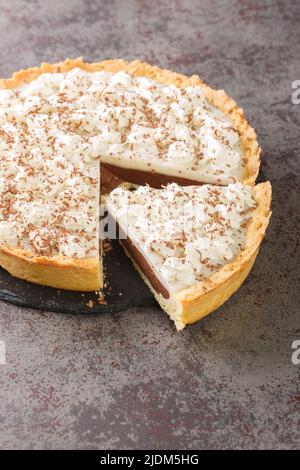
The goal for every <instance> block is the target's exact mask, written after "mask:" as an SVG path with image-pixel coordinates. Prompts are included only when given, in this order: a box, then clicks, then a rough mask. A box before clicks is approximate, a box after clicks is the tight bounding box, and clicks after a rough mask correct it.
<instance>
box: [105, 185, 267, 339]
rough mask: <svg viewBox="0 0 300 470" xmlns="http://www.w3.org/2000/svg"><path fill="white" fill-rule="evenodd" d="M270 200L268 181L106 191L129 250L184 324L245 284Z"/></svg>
mask: <svg viewBox="0 0 300 470" xmlns="http://www.w3.org/2000/svg"><path fill="white" fill-rule="evenodd" d="M270 202H271V186H270V183H269V182H266V183H261V184H259V185H257V186H255V187H250V186H245V185H243V184H241V183H235V184H230V185H228V186H227V187H222V186H213V185H203V186H186V187H182V186H179V185H177V184H176V183H173V184H169V185H168V186H166V187H165V188H164V189H153V188H151V187H150V186H144V187H142V186H140V187H139V188H138V189H132V188H126V187H119V188H116V189H114V190H113V191H112V193H111V194H110V195H109V196H107V198H106V206H107V209H108V211H109V214H110V217H111V218H112V221H114V222H115V223H116V224H117V225H118V227H119V236H120V242H121V244H122V245H123V247H124V249H125V252H126V254H127V255H128V256H129V257H130V258H131V260H132V261H133V264H134V266H135V267H136V269H137V270H138V271H139V272H140V274H141V276H142V278H143V279H144V281H145V282H146V284H147V285H148V286H149V287H150V289H151V290H152V292H153V293H154V295H155V297H156V299H157V300H158V302H159V304H160V306H161V307H162V309H163V310H165V311H166V312H167V313H168V315H169V316H170V317H171V318H172V319H173V320H174V322H175V324H176V327H177V329H178V330H180V329H182V328H183V327H184V326H185V325H186V324H189V323H193V322H195V321H197V320H199V319H200V318H202V317H204V316H205V315H207V314H209V313H210V312H212V311H213V310H215V309H216V308H218V307H219V306H220V305H222V304H223V303H224V302H225V301H226V300H227V299H228V298H229V297H230V296H231V295H232V294H233V293H234V292H235V291H236V290H237V289H238V288H239V287H240V285H241V284H242V282H243V281H244V280H245V278H246V277H247V275H248V274H249V271H250V270H251V268H252V266H253V263H254V261H255V258H256V255H257V253H258V250H259V246H260V243H261V241H262V239H263V237H264V234H265V230H266V228H267V225H268V221H269V217H270ZM111 223H112V222H111Z"/></svg>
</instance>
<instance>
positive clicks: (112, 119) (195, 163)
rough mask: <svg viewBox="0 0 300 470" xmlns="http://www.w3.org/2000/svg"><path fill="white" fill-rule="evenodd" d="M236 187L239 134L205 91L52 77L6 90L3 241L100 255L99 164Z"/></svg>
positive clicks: (0, 164)
mask: <svg viewBox="0 0 300 470" xmlns="http://www.w3.org/2000/svg"><path fill="white" fill-rule="evenodd" d="M98 159H100V160H101V161H103V162H107V163H110V164H115V165H118V166H123V167H127V168H133V169H137V170H138V169H140V170H143V171H145V170H146V171H156V172H159V173H163V174H169V175H174V176H182V177H185V178H190V179H192V180H199V181H206V182H215V183H216V182H218V183H222V184H227V183H229V182H232V181H238V180H239V178H240V176H241V173H242V166H243V162H242V151H241V147H240V140H239V136H238V133H237V132H236V130H235V129H234V128H233V124H232V122H231V121H230V119H229V118H228V117H227V116H226V115H225V114H224V113H222V112H221V111H220V110H218V109H217V108H215V107H213V106H211V105H210V104H209V103H208V102H207V101H206V99H205V97H204V94H203V90H202V89H201V87H198V86H191V87H188V88H186V89H179V88H177V87H175V86H166V85H162V84H159V83H157V82H155V81H153V80H149V79H147V78H144V77H133V76H130V75H128V74H126V73H123V72H119V73H115V74H113V73H107V72H103V71H102V72H85V71H83V70H80V69H73V70H71V71H69V72H67V73H44V74H42V75H40V76H39V77H38V78H37V79H36V80H34V81H32V82H30V83H28V84H24V85H22V86H20V87H19V88H17V89H13V90H9V89H7V90H0V175H1V183H0V197H1V202H0V240H1V242H3V243H6V244H8V245H10V246H13V247H19V248H22V249H26V250H31V251H33V252H34V254H40V255H47V256H51V255H57V254H61V255H66V256H73V257H78V258H82V257H86V256H94V255H95V253H97V250H98V240H97V224H98V220H97V219H98V216H97V214H98V199H99V162H98V161H97V160H98Z"/></svg>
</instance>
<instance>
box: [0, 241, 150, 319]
mask: <svg viewBox="0 0 300 470" xmlns="http://www.w3.org/2000/svg"><path fill="white" fill-rule="evenodd" d="M104 269H105V280H106V284H107V288H106V289H104V294H105V296H104V300H105V302H106V303H105V304H104V303H99V295H96V294H95V293H94V292H72V291H64V290H58V289H53V288H51V287H43V286H39V285H36V284H32V283H31V282H27V281H22V280H20V279H16V278H14V277H13V276H11V275H10V274H9V273H8V272H7V271H5V270H4V269H2V268H0V299H1V300H5V301H7V302H11V303H13V304H16V305H21V306H24V307H32V308H37V309H41V310H50V311H53V312H62V313H106V312H110V313H112V312H119V311H121V310H126V309H127V308H129V307H135V306H137V307H150V306H154V305H156V301H155V299H154V297H153V295H152V294H151V292H150V291H149V289H148V288H147V286H146V285H145V284H144V282H143V281H142V279H141V278H140V275H139V274H138V273H137V272H136V270H135V269H134V267H133V266H132V264H131V261H130V260H129V259H128V258H127V256H126V255H125V254H124V252H123V250H122V248H121V246H120V245H119V243H118V242H117V241H116V240H114V241H112V242H111V250H110V251H107V252H106V253H105V255H104ZM91 302H92V303H93V306H91V305H92V303H91ZM87 304H89V305H87Z"/></svg>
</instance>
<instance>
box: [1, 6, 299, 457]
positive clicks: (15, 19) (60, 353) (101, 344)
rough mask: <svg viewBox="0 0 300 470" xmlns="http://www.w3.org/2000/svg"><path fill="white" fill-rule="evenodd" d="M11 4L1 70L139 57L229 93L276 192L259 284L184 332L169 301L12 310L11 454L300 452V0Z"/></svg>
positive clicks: (5, 321) (7, 418)
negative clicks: (253, 134)
mask: <svg viewBox="0 0 300 470" xmlns="http://www.w3.org/2000/svg"><path fill="white" fill-rule="evenodd" d="M0 8H1V10H0V43H1V54H0V75H1V76H9V75H10V74H11V73H12V72H13V71H14V70H18V69H20V68H22V67H28V66H32V65H36V64H39V63H40V62H41V61H50V62H51V61H57V60H61V59H64V58H65V57H67V56H70V57H76V56H80V55H82V56H84V57H85V58H86V59H87V60H91V61H93V60H96V61H98V60H101V59H104V58H112V57H124V58H127V59H133V58H136V57H138V58H141V59H143V60H146V61H149V62H151V63H154V64H158V65H160V66H163V67H168V68H172V69H174V70H177V71H180V72H184V73H186V74H193V73H198V74H200V75H201V77H202V78H203V79H204V80H206V81H207V82H208V83H209V84H210V85H212V86H213V87H216V88H218V87H219V88H221V87H224V88H225V89H226V90H227V91H228V93H230V94H231V95H232V96H233V97H234V98H235V99H236V100H237V101H238V102H239V104H240V105H241V106H242V107H244V109H245V112H246V116H247V118H248V119H249V121H250V123H251V124H252V125H253V126H254V127H255V128H256V129H257V131H258V135H259V140H260V143H261V145H262V147H263V149H264V160H263V172H264V176H265V178H268V179H270V180H271V181H272V184H273V190H274V202H273V218H272V222H271V226H270V229H269V231H268V235H267V238H266V240H265V242H264V244H263V247H262V250H261V253H260V256H259V258H258V260H257V263H256V265H255V268H254V270H253V272H252V274H251V275H250V277H249V279H248V280H247V282H246V283H245V284H244V286H243V287H242V288H241V289H240V290H239V292H238V293H237V294H236V295H235V296H234V297H233V298H232V299H231V300H230V301H229V302H228V303H227V304H226V305H224V306H223V307H222V308H221V309H219V310H218V311H217V312H215V313H214V314H212V315H211V316H209V317H208V318H206V319H205V320H203V321H202V322H201V323H199V324H197V325H195V326H193V327H191V328H188V329H186V330H185V331H183V332H182V333H181V334H177V333H176V332H175V330H174V327H173V325H172V324H171V323H170V321H169V320H168V318H167V316H166V315H164V314H163V313H162V312H161V311H159V309H158V308H157V309H148V310H138V309H133V310H131V311H126V312H123V313H119V314H116V315H102V316H98V317H95V316H94V317H91V316H76V315H60V314H54V313H49V312H42V311H36V310H35V311H34V310H30V309H25V308H18V307H15V306H12V305H8V304H6V303H1V304H0V340H4V341H5V343H6V349H7V364H6V365H0V380H1V382H0V384H1V385H0V447H1V448H3V447H4V448H14V447H18V448H85V449H86V448H107V447H108V448H122V449H127V448H157V449H172V448H176V447H178V448H191V449H192V448H232V447H236V448H296V447H298V446H299V405H300V390H299V388H300V386H299V373H300V365H299V366H296V365H293V364H292V361H291V355H292V349H291V344H292V342H293V340H295V339H297V338H298V339H300V321H299V285H298V287H296V282H297V280H299V206H300V201H299V182H300V181H299V155H300V145H299V129H300V105H298V106H296V105H293V104H292V102H291V92H292V89H291V83H292V81H294V80H296V79H300V68H299V57H300V26H299V24H300V5H299V2H297V1H290V2H285V1H284V0H282V1H279V0H278V1H258V0H257V1H255V0H239V1H228V2H226V1H216V0H214V1H213V0H202V1H197V0H188V1H171V0H168V1H165V0H155V1H151V2H150V1H141V0H140V1H139V0H136V1H134V0H129V1H125V0H123V1H122V0H120V1H113V0H110V1H109V2H106V1H97V0H95V1H92V0H81V1H80V0H76V1H64V2H62V1H58V0H52V1H51V2H44V1H42V0H35V1H33V0H32V1H27V2H25V1H18V0H10V1H9V2H7V1H6V0H0ZM297 224H298V225H297Z"/></svg>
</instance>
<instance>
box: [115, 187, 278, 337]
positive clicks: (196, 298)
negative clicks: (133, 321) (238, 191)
mask: <svg viewBox="0 0 300 470" xmlns="http://www.w3.org/2000/svg"><path fill="white" fill-rule="evenodd" d="M253 196H254V199H255V201H256V203H257V206H256V208H255V209H254V211H253V214H252V218H251V222H250V224H249V227H248V230H247V236H246V247H245V249H244V250H242V251H241V253H240V254H239V255H238V256H236V257H235V258H234V259H233V260H232V261H231V262H229V263H227V264H225V265H224V266H223V267H222V268H221V269H220V270H219V271H217V272H216V273H214V274H212V275H211V276H210V277H209V278H208V279H207V280H205V281H200V282H198V283H197V284H195V285H193V286H192V287H190V288H187V289H184V290H181V291H180V292H177V293H173V294H172V293H170V296H169V298H167V299H166V298H164V297H163V295H162V294H160V293H158V292H157V291H156V290H155V289H154V288H153V286H152V285H151V283H150V281H149V279H148V278H147V276H146V275H145V273H144V272H143V271H142V269H141V268H140V266H139V265H138V264H137V263H136V262H135V261H134V260H133V259H132V256H131V254H130V253H129V251H128V250H127V249H126V247H124V245H123V243H122V241H121V244H122V246H123V248H124V251H125V253H126V254H127V256H128V257H129V258H130V259H131V261H132V263H133V265H134V267H135V268H136V269H137V271H138V272H139V273H140V275H141V277H142V278H143V280H144V282H145V283H146V284H147V286H148V287H149V289H150V290H151V291H152V293H153V294H154V296H155V298H156V299H157V301H158V303H159V304H160V306H161V308H162V309H163V310H164V311H165V312H166V313H167V314H168V315H169V316H170V318H171V319H172V320H173V321H174V322H175V325H176V328H177V330H178V331H180V330H182V329H183V328H184V327H185V326H186V325H188V324H191V323H194V322H196V321H198V320H200V319H201V318H203V317H205V316H206V315H208V314H209V313H211V312H213V311H214V310H216V309H217V308H219V307H220V306H221V305H222V304H223V303H224V302H225V301H226V300H228V299H229V298H230V297H231V296H232V295H233V294H234V292H236V290H237V289H238V288H239V287H240V286H241V284H242V283H243V282H244V280H245V279H246V277H247V276H248V274H249V273H250V271H251V268H252V266H253V264H254V262H255V259H256V256H257V254H258V251H259V247H260V244H261V242H262V240H263V238H264V236H265V232H266V229H267V226H268V223H269V219H270V217H271V211H270V206H271V196H272V189H271V184H270V183H269V182H268V181H267V182H265V183H260V184H258V185H257V186H255V187H253Z"/></svg>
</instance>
